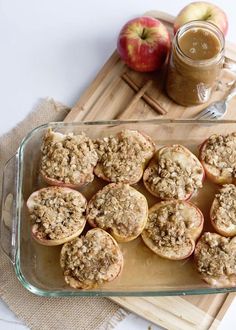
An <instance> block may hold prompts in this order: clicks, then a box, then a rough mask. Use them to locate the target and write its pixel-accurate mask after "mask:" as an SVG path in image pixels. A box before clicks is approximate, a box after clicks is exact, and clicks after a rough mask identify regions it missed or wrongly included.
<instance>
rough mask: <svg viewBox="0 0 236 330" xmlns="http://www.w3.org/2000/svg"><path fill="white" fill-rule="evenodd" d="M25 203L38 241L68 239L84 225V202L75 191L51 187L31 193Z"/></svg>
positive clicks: (81, 196)
mask: <svg viewBox="0 0 236 330" xmlns="http://www.w3.org/2000/svg"><path fill="white" fill-rule="evenodd" d="M29 200H30V201H29V202H28V203H27V204H28V207H29V211H30V217H31V219H32V221H33V222H34V223H35V224H37V232H36V235H37V236H38V238H40V239H50V240H57V239H62V238H65V237H68V236H70V235H72V234H73V233H74V232H76V231H78V230H79V229H80V228H81V227H83V226H84V224H85V215H84V213H85V209H86V200H85V198H84V197H83V195H81V194H80V193H79V192H77V191H73V190H72V189H68V188H59V187H56V188H55V187H51V188H44V189H41V190H39V191H38V192H36V193H33V194H32V195H31V197H30V199H29Z"/></svg>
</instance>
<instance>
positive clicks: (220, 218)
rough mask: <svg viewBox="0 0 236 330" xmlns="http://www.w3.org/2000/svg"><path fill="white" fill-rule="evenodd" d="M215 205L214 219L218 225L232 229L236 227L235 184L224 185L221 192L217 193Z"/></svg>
mask: <svg viewBox="0 0 236 330" xmlns="http://www.w3.org/2000/svg"><path fill="white" fill-rule="evenodd" d="M214 202H215V203H214V204H215V206H214V207H213V213H212V215H213V219H214V222H215V224H216V225H217V226H218V227H220V228H221V227H225V230H227V229H230V227H231V226H232V225H233V226H234V227H236V186H235V185H233V184H226V185H223V186H222V188H221V189H220V191H219V193H218V194H216V195H215V200H214Z"/></svg>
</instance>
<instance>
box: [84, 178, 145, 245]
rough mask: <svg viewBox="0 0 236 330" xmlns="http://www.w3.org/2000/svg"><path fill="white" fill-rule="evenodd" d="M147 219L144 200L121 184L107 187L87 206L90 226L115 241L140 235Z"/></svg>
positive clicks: (142, 196) (129, 239)
mask: <svg viewBox="0 0 236 330" xmlns="http://www.w3.org/2000/svg"><path fill="white" fill-rule="evenodd" d="M147 218H148V203H147V200H146V197H145V196H144V195H142V194H141V193H140V192H139V191H137V190H136V189H134V188H133V187H131V186H129V185H128V184H124V183H110V184H108V185H107V186H105V187H104V188H103V189H101V190H100V191H98V192H97V193H96V194H95V195H94V196H93V197H92V199H91V200H90V201H89V203H88V206H87V220H88V222H89V224H90V225H91V226H92V227H99V228H101V229H104V230H107V231H109V232H110V234H111V235H112V236H113V237H114V238H115V239H116V240H117V241H118V242H128V241H131V240H133V239H135V238H136V237H137V236H139V235H140V234H141V232H142V231H143V229H144V227H145V225H146V222H147Z"/></svg>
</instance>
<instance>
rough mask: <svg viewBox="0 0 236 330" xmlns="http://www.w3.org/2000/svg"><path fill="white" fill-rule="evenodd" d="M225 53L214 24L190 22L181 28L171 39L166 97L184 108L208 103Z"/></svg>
mask: <svg viewBox="0 0 236 330" xmlns="http://www.w3.org/2000/svg"><path fill="white" fill-rule="evenodd" d="M206 36H207V38H208V39H207V42H204V37H206ZM194 38H195V39H194ZM194 40H195V41H194ZM208 42H209V45H208ZM214 43H215V45H214ZM195 45H198V46H199V45H200V48H201V49H200V48H198V46H196V47H195ZM212 45H213V46H215V48H211V46H212ZM188 46H189V47H190V48H188ZM208 46H209V47H208ZM213 46H212V47H213ZM210 50H211V51H210ZM224 53H225V39H224V35H223V33H222V32H221V31H220V30H219V29H218V28H217V27H216V26H215V25H214V24H212V23H209V22H205V21H192V22H189V23H186V24H185V25H183V26H182V27H181V28H180V29H179V30H178V31H177V33H176V35H175V37H174V40H173V44H172V51H171V55H170V59H169V65H168V72H167V80H166V91H167V94H168V95H169V97H170V98H171V99H173V100H174V101H175V102H176V103H178V104H181V105H185V106H189V105H197V104H201V103H205V102H207V101H208V100H209V98H210V96H211V93H212V91H213V90H214V88H215V86H216V83H217V80H218V78H219V76H220V74H221V70H222V67H223V64H224ZM198 55H199V56H198Z"/></svg>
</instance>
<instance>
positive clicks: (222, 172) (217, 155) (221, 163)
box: [199, 133, 236, 184]
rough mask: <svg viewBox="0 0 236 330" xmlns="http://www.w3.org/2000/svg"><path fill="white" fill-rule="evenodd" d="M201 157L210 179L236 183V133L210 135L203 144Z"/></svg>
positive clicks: (219, 182)
mask: <svg viewBox="0 0 236 330" xmlns="http://www.w3.org/2000/svg"><path fill="white" fill-rule="evenodd" d="M199 158H200V161H201V163H202V165H203V167H204V169H205V172H206V175H207V177H208V179H209V180H210V181H212V182H214V183H217V184H226V183H233V184H236V133H230V134H227V135H217V134H214V135H212V136H210V137H209V138H208V139H207V140H206V141H205V142H203V144H202V145H201V147H200V156H199Z"/></svg>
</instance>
